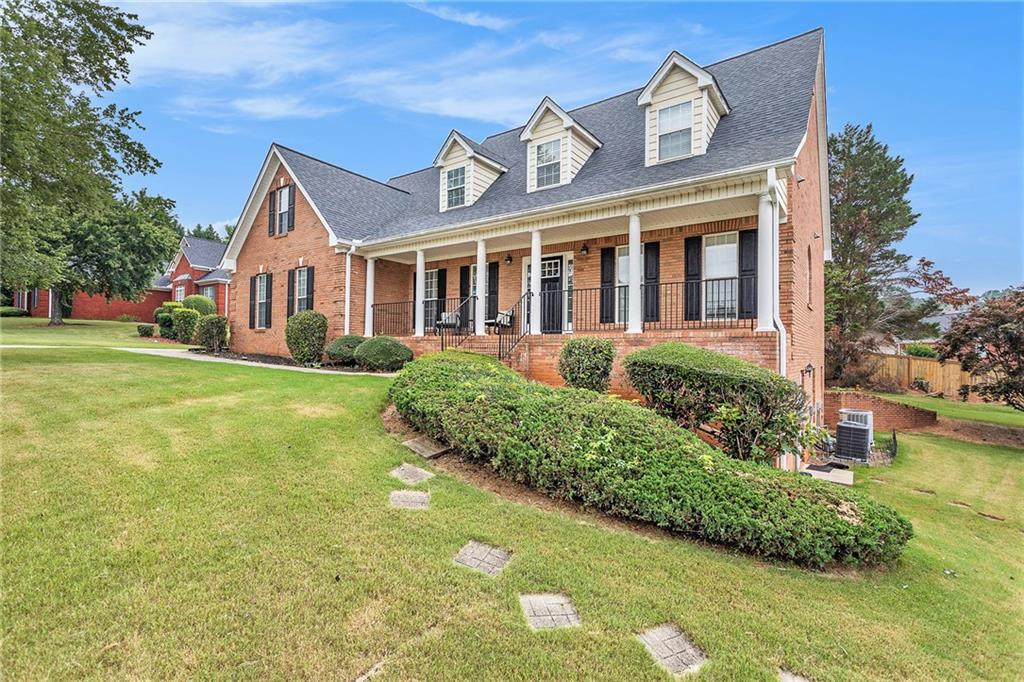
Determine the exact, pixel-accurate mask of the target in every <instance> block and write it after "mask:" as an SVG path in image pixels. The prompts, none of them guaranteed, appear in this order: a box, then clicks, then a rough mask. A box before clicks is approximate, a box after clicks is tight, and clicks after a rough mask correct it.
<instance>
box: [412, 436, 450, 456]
mask: <svg viewBox="0 0 1024 682" xmlns="http://www.w3.org/2000/svg"><path fill="white" fill-rule="evenodd" d="M402 445H404V446H405V447H407V448H409V449H410V450H412V451H413V452H415V453H416V454H417V455H419V456H420V457H426V458H427V459H431V458H433V457H437V456H438V455H443V454H444V453H446V452H448V450H450V449H451V448H449V447H448V446H447V445H445V444H444V443H441V442H438V441H436V440H434V439H433V438H431V437H430V436H416V437H415V438H411V439H409V440H407V441H405V442H404V443H402Z"/></svg>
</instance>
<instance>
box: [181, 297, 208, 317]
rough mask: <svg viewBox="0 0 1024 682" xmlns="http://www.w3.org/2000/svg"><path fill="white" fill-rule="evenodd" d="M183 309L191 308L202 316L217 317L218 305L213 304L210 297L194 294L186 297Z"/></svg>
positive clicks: (182, 303)
mask: <svg viewBox="0 0 1024 682" xmlns="http://www.w3.org/2000/svg"><path fill="white" fill-rule="evenodd" d="M181 305H182V307H184V308H191V309H192V310H195V311H196V312H197V313H199V314H200V315H216V314H217V304H216V303H214V302H213V299H212V298H210V297H209V296H203V295H202V294H192V295H191V296H186V297H185V298H184V299H183V300H182V302H181Z"/></svg>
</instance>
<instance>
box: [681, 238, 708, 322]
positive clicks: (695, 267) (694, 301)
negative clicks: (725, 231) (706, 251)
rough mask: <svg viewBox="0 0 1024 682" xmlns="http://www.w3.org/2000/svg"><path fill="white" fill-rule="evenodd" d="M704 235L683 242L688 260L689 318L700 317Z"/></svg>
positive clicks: (686, 315)
mask: <svg viewBox="0 0 1024 682" xmlns="http://www.w3.org/2000/svg"><path fill="white" fill-rule="evenodd" d="M702 243H703V238H702V237H687V238H686V241H684V242H683V245H684V251H685V252H686V255H685V259H684V260H685V262H686V277H685V279H686V284H685V287H686V295H685V298H686V313H685V315H684V317H685V318H686V319H687V320H699V319H700V300H701V296H700V278H701V272H700V266H701V245H702Z"/></svg>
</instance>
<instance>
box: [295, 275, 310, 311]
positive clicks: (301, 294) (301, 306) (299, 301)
mask: <svg viewBox="0 0 1024 682" xmlns="http://www.w3.org/2000/svg"><path fill="white" fill-rule="evenodd" d="M309 303H310V296H309V268H299V269H297V270H296V271H295V312H297V313H301V312H302V311H303V310H308V309H309Z"/></svg>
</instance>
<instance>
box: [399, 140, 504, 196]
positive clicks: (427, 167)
mask: <svg viewBox="0 0 1024 682" xmlns="http://www.w3.org/2000/svg"><path fill="white" fill-rule="evenodd" d="M484 139H486V138H484ZM433 168H434V167H433V166H424V167H423V168H417V169H416V170H414V171H409V172H408V173H402V174H400V175H392V176H391V177H390V178H388V182H391V181H392V180H397V179H398V178H404V177H407V176H409V175H416V174H417V173H422V172H423V171H428V170H432V169H433ZM388 186H389V187H391V185H388ZM395 189H398V188H397V187H395ZM402 191H403V192H404V191H405V190H402Z"/></svg>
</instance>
